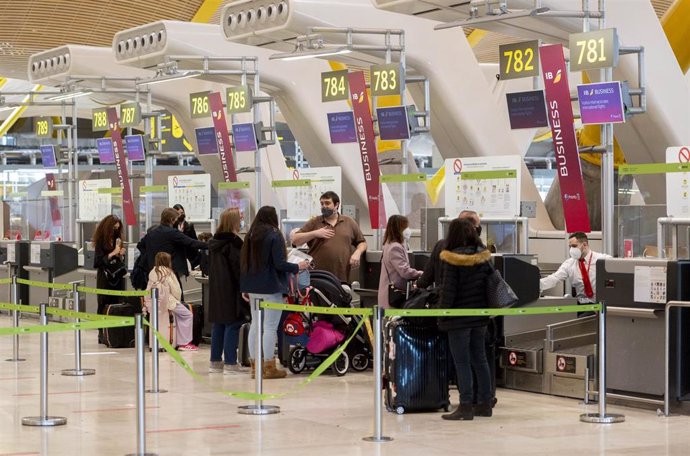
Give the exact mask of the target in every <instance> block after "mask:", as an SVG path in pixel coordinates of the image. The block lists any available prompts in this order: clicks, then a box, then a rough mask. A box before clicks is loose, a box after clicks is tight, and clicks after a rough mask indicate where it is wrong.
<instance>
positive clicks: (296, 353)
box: [288, 345, 307, 374]
mask: <svg viewBox="0 0 690 456" xmlns="http://www.w3.org/2000/svg"><path fill="white" fill-rule="evenodd" d="M305 367H307V350H306V349H305V348H304V347H300V346H299V345H298V346H296V347H293V348H292V350H290V359H289V361H288V369H290V372H292V373H293V374H299V373H301V372H302V371H303V370H304V368H305Z"/></svg>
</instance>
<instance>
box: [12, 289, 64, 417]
mask: <svg viewBox="0 0 690 456" xmlns="http://www.w3.org/2000/svg"><path fill="white" fill-rule="evenodd" d="M47 307H48V304H47V303H44V302H42V303H41V306H40V309H41V313H40V316H41V325H42V326H47V325H48V315H47V313H46V308H47ZM22 424H23V425H24V426H60V425H62V424H67V418H65V417H62V416H48V333H47V332H42V333H41V416H28V417H25V418H22Z"/></svg>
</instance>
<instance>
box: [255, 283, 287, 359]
mask: <svg viewBox="0 0 690 456" xmlns="http://www.w3.org/2000/svg"><path fill="white" fill-rule="evenodd" d="M255 299H263V300H264V301H267V302H279V303H280V302H285V298H283V294H282V293H276V294H269V295H265V294H253V293H249V308H250V309H251V311H252V325H251V326H250V327H249V344H248V345H249V357H250V358H251V359H256V355H255V354H256V331H257V328H256V324H254V322H256V321H258V318H259V317H258V315H257V314H258V309H255V308H254V307H255V306H254V300H255ZM282 314H283V312H282V311H280V310H273V309H264V313H263V339H262V340H263V344H262V346H261V354H262V355H263V359H264V361H270V360H272V359H273V355H274V352H275V348H276V342H277V341H278V324H279V323H280V316H281V315H282Z"/></svg>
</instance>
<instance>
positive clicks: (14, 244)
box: [0, 240, 31, 304]
mask: <svg viewBox="0 0 690 456" xmlns="http://www.w3.org/2000/svg"><path fill="white" fill-rule="evenodd" d="M0 259H1V263H2V264H3V265H4V267H0V277H2V278H9V277H12V274H13V273H16V274H17V277H18V278H20V279H28V278H29V273H28V271H26V270H24V266H26V265H27V264H29V242H28V241H9V240H4V241H0ZM18 288H19V295H18V296H17V300H18V302H19V303H20V304H31V303H30V302H29V287H28V286H27V285H19V286H18ZM2 290H3V293H2V296H6V297H7V302H9V301H10V294H9V290H10V287H9V285H3V286H2Z"/></svg>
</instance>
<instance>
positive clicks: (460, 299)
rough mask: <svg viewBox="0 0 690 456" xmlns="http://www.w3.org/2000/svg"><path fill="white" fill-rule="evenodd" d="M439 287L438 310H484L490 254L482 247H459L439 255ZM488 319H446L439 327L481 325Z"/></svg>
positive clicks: (444, 328) (471, 326) (441, 321)
mask: <svg viewBox="0 0 690 456" xmlns="http://www.w3.org/2000/svg"><path fill="white" fill-rule="evenodd" d="M441 261H442V264H443V288H442V289H441V290H442V291H441V301H440V307H441V308H444V309H483V308H486V307H487V305H486V279H487V277H488V276H489V274H491V272H492V266H491V264H490V263H489V262H490V261H491V253H490V252H489V251H488V250H486V249H485V248H484V247H478V248H476V249H475V248H459V249H455V250H453V251H452V252H451V251H448V250H444V251H442V252H441ZM488 323H489V317H447V318H441V319H439V328H441V329H442V330H445V331H448V330H450V329H464V328H475V327H478V326H484V325H487V324H488Z"/></svg>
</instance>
